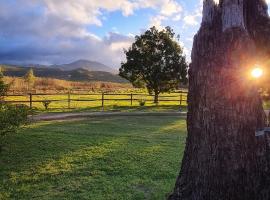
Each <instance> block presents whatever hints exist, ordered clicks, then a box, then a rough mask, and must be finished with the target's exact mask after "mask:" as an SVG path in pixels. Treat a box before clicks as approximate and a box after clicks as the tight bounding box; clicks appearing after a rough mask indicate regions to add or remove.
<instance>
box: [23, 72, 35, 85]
mask: <svg viewBox="0 0 270 200" xmlns="http://www.w3.org/2000/svg"><path fill="white" fill-rule="evenodd" d="M24 80H25V82H26V83H27V84H28V89H31V88H32V87H33V85H34V84H35V80H36V77H35V75H34V71H33V69H30V70H29V71H28V72H27V73H26V74H25V76H24Z"/></svg>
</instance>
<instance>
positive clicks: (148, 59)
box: [119, 27, 187, 103]
mask: <svg viewBox="0 0 270 200" xmlns="http://www.w3.org/2000/svg"><path fill="white" fill-rule="evenodd" d="M174 37H175V33H174V32H173V30H172V29H171V28H170V27H166V29H164V30H161V31H159V30H157V29H156V28H155V27H152V28H150V30H147V31H146V32H145V33H144V34H142V35H141V36H137V37H136V39H135V42H134V43H133V44H132V46H131V48H129V49H128V50H125V54H126V59H127V61H126V62H125V63H122V66H121V68H120V73H119V74H120V76H122V77H124V78H126V79H127V80H129V81H130V82H131V83H132V84H133V85H134V86H145V87H146V88H147V89H148V91H149V93H150V94H152V93H154V94H155V103H158V96H159V94H160V93H162V92H168V91H170V90H173V89H175V88H177V87H178V85H179V83H180V82H182V83H185V82H186V81H187V63H186V59H185V56H184V55H183V49H182V48H181V46H180V45H179V44H178V43H177V41H175V40H174Z"/></svg>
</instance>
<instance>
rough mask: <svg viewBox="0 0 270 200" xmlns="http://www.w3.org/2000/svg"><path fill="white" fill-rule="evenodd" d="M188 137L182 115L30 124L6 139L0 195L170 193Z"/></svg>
mask: <svg viewBox="0 0 270 200" xmlns="http://www.w3.org/2000/svg"><path fill="white" fill-rule="evenodd" d="M185 138H186V125H185V120H183V119H180V118H178V117H132V118H126V117H113V118H109V117H108V118H89V119H87V120H82V121H71V122H70V121H58V122H39V123H36V124H32V125H29V126H27V127H25V128H24V129H23V130H21V131H20V132H19V133H17V134H14V135H10V136H8V137H7V138H6V139H5V146H4V149H3V151H2V153H1V154H0V180H1V182H0V199H20V200H21V199H25V200H29V199H39V200H40V199H41V200H43V199H54V200H57V199H59V200H60V199H78V200H80V199H102V200H103V199H110V200H112V199H117V200H120V199H125V200H126V199H155V200H156V199H165V197H166V195H168V193H170V191H171V190H172V188H173V186H174V183H175V179H176V176H177V174H178V171H179V166H180V160H181V158H182V155H183V150H184V146H185Z"/></svg>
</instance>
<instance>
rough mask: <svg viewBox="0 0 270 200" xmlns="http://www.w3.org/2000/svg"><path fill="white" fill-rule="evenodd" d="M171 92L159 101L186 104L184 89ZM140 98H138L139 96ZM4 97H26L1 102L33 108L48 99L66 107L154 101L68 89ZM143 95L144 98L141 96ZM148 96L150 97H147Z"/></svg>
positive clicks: (130, 95) (126, 94)
mask: <svg viewBox="0 0 270 200" xmlns="http://www.w3.org/2000/svg"><path fill="white" fill-rule="evenodd" d="M171 94H175V95H174V96H173V95H168V94H166V95H164V96H162V94H161V95H160V96H159V100H158V101H159V102H177V103H176V104H174V105H179V106H182V105H186V104H187V92H185V91H179V92H174V93H171ZM36 96H39V97H40V96H42V97H46V96H52V97H53V98H54V99H45V100H42V99H41V100H34V97H36ZM57 96H64V97H65V98H61V99H57V98H55V97H57ZM74 96H89V97H91V96H92V97H93V96H95V97H96V98H92V99H91V98H88V99H76V98H72V97H74ZM110 96H115V97H116V96H125V97H123V98H115V97H111V98H110ZM138 96H139V97H141V98H139V97H138ZM5 97H16V98H19V97H22V98H24V99H25V98H27V100H4V101H3V102H5V103H12V104H20V103H22V104H28V105H29V107H30V108H33V103H44V102H45V101H50V102H67V108H69V109H70V108H71V103H72V102H100V106H101V107H103V108H104V106H105V102H106V101H127V102H130V105H131V106H132V105H134V101H140V100H142V99H143V100H144V101H145V102H153V101H154V95H149V94H145V93H115V94H114V93H104V92H103V93H71V92H70V91H69V92H68V93H60V94H57V93H54V94H52V93H51V94H48V93H44V94H43V93H29V94H25V95H19V94H8V95H6V96H5ZM142 97H144V98H142ZM149 97H151V99H149ZM162 98H166V99H162ZM170 98H171V99H170Z"/></svg>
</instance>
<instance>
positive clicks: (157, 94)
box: [154, 91, 159, 104]
mask: <svg viewBox="0 0 270 200" xmlns="http://www.w3.org/2000/svg"><path fill="white" fill-rule="evenodd" d="M158 96H159V92H157V91H155V97H154V103H155V104H158Z"/></svg>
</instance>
